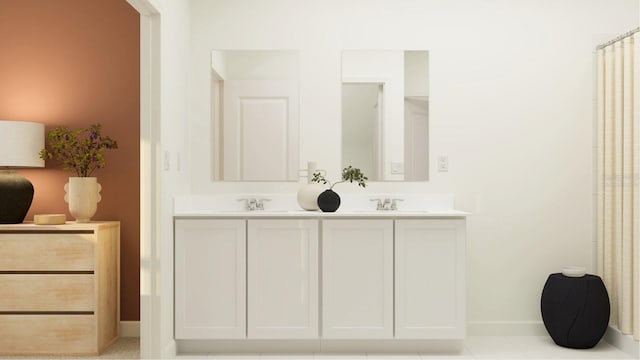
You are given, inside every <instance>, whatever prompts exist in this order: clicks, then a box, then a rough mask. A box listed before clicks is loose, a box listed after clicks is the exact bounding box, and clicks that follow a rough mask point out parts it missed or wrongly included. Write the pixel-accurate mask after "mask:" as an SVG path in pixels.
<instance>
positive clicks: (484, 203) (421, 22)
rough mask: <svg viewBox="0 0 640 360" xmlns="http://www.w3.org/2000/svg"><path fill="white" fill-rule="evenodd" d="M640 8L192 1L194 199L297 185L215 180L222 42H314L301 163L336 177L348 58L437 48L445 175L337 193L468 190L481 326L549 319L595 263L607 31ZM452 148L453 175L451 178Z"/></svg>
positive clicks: (287, 45) (606, 1)
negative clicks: (602, 53) (575, 268)
mask: <svg viewBox="0 0 640 360" xmlns="http://www.w3.org/2000/svg"><path fill="white" fill-rule="evenodd" d="M638 10H639V8H638V1H637V0H617V1H610V0H561V1H553V0H543V1H540V0H520V1H506V0H485V1H477V0H447V1H441V0H423V1H409V0H402V1H399V0H396V1H392V0H370V1H366V2H365V1H340V0H326V1H316V2H312V1H299V0H271V1H259V0H254V1H250V0H192V2H191V16H192V28H191V32H192V33H191V34H192V43H191V45H192V52H191V55H192V59H191V76H192V87H191V88H190V90H191V91H190V99H191V101H190V104H189V108H190V109H191V110H192V111H191V117H190V126H191V127H192V130H191V137H190V138H189V141H190V142H191V154H192V156H191V158H190V160H191V161H192V163H193V164H194V166H193V167H192V171H191V192H192V193H194V194H202V193H225V192H244V193H247V192H270V191H274V192H275V191H291V192H294V191H296V190H297V188H298V184H295V183H250V184H242V183H214V182H212V181H210V174H211V171H210V164H211V159H210V154H211V150H210V147H211V145H210V142H211V140H210V134H211V128H210V122H211V115H210V104H209V101H210V86H211V85H210V71H211V50H213V49H299V50H300V68H301V119H302V132H301V143H302V144H303V147H302V149H301V156H300V160H301V162H302V163H304V162H305V161H307V160H314V161H317V162H318V166H319V167H320V168H326V169H327V170H328V171H329V174H328V175H329V177H331V178H334V179H335V178H336V177H337V176H338V173H339V171H340V148H339V146H340V145H339V144H340V137H339V130H338V129H340V112H341V109H340V58H341V56H340V55H341V51H342V50H343V49H428V50H429V51H430V52H429V58H430V77H431V79H430V88H429V92H430V136H431V138H430V144H431V152H430V159H429V160H430V164H431V168H430V174H431V175H430V181H429V182H415V183H372V184H371V185H370V186H369V187H367V190H361V189H358V188H356V187H355V186H348V185H345V186H339V188H338V189H337V190H338V191H340V192H356V191H358V192H361V191H369V192H383V191H388V192H397V193H403V192H407V193H408V192H429V193H442V192H451V193H454V194H455V195H456V207H457V208H459V209H462V210H467V211H470V212H472V213H473V215H472V216H471V217H470V218H469V221H468V245H467V264H468V286H467V288H468V291H467V293H468V318H469V320H470V321H471V322H472V324H475V325H477V326H481V327H483V328H484V329H488V328H489V327H490V325H492V324H494V325H496V326H497V327H498V329H502V330H505V329H507V330H509V331H511V330H513V329H516V328H517V326H518V325H522V326H524V327H526V326H527V324H529V323H530V322H534V323H535V322H538V321H539V320H540V315H539V300H540V291H541V289H542V285H543V283H544V281H545V280H546V277H547V275H548V274H549V273H551V272H555V271H558V270H559V269H560V267H561V266H563V265H567V264H571V265H582V266H587V267H588V268H589V269H592V270H593V266H592V255H593V247H592V242H591V241H592V235H593V229H592V221H593V217H594V212H593V206H592V191H593V186H592V185H593V183H592V172H593V168H592V146H593V145H594V143H593V131H594V128H593V106H592V95H593V86H594V77H593V72H594V63H593V57H594V52H593V50H594V38H596V37H597V36H601V35H602V34H610V35H612V36H614V35H618V34H620V33H623V32H625V31H628V30H630V29H632V28H634V27H636V26H637V25H638ZM444 154H446V155H448V156H449V171H448V172H445V173H441V172H437V168H436V164H437V162H436V161H435V160H436V159H437V156H439V155H444ZM475 325H474V327H472V329H474V328H476V326H475ZM511 325H514V326H511Z"/></svg>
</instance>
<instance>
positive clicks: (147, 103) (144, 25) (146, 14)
mask: <svg viewBox="0 0 640 360" xmlns="http://www.w3.org/2000/svg"><path fill="white" fill-rule="evenodd" d="M127 2H128V3H129V5H131V6H132V7H133V8H134V9H135V10H136V11H138V13H139V14H140V357H141V358H160V357H163V356H162V355H167V354H162V352H163V351H162V350H161V349H162V348H163V346H162V338H161V331H160V328H161V324H162V319H161V312H160V291H159V288H158V285H157V284H158V283H159V281H158V279H159V276H160V273H159V261H160V253H161V251H160V249H159V241H158V239H159V236H160V224H159V219H160V182H161V172H160V169H161V168H160V166H159V159H160V154H159V152H160V120H161V117H160V113H161V112H160V110H161V107H160V104H161V96H160V94H161V92H160V90H161V88H160V85H161V82H160V80H161V78H160V64H161V52H160V43H161V42H160V39H161V31H160V23H161V11H160V7H159V6H158V4H157V2H156V0H127ZM173 355H175V353H174V354H173Z"/></svg>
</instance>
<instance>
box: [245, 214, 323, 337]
mask: <svg viewBox="0 0 640 360" xmlns="http://www.w3.org/2000/svg"><path fill="white" fill-rule="evenodd" d="M247 246H248V250H247V251H248V261H249V262H248V264H249V265H248V277H247V279H248V307H247V323H248V329H247V336H248V337H249V338H251V339H277V338H287V339H312V338H317V337H318V221H317V220H296V219H286V220H274V219H270V220H249V221H248V244H247Z"/></svg>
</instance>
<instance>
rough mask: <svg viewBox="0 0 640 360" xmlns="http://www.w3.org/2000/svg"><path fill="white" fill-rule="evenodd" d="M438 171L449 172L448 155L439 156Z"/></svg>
mask: <svg viewBox="0 0 640 360" xmlns="http://www.w3.org/2000/svg"><path fill="white" fill-rule="evenodd" d="M438 171H440V172H447V171H449V157H448V156H447V155H440V156H438Z"/></svg>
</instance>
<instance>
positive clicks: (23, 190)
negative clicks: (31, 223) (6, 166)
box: [0, 170, 33, 224]
mask: <svg viewBox="0 0 640 360" xmlns="http://www.w3.org/2000/svg"><path fill="white" fill-rule="evenodd" d="M31 201H33V185H32V184H31V182H30V181H29V180H27V179H26V178H24V177H23V176H22V175H20V174H18V173H17V172H16V171H15V170H0V224H19V223H21V222H23V221H24V218H25V217H26V216H27V212H28V211H29V208H30V207H31Z"/></svg>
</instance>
